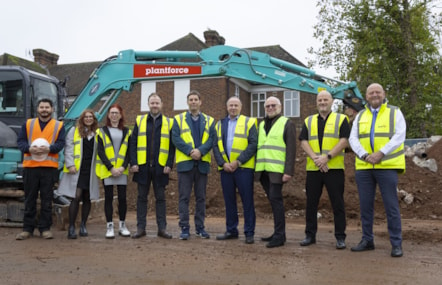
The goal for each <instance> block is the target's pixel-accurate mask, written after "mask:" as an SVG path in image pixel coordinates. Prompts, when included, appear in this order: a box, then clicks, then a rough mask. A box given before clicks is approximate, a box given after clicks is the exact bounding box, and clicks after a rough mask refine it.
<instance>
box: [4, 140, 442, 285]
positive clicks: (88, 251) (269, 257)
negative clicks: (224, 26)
mask: <svg viewBox="0 0 442 285" xmlns="http://www.w3.org/2000/svg"><path fill="white" fill-rule="evenodd" d="M427 154H428V158H434V159H436V161H437V162H438V172H436V173H433V172H431V171H429V170H427V169H422V168H419V167H417V166H415V165H414V163H413V162H412V161H411V159H409V158H407V172H406V174H404V175H401V176H400V179H399V190H404V191H406V192H407V193H409V194H412V195H413V197H414V201H413V202H412V203H411V204H406V203H405V201H403V200H402V199H401V200H400V206H401V214H402V217H403V225H402V228H403V238H404V242H403V248H404V256H403V257H402V258H391V257H390V250H391V246H390V243H389V239H388V232H387V225H386V220H385V212H384V210H383V205H382V198H381V197H380V195H379V193H378V195H377V200H376V203H375V207H376V210H375V244H376V250H374V251H370V252H362V253H354V252H351V251H350V249H349V248H350V247H351V246H354V245H355V244H357V243H358V242H359V240H360V238H361V229H360V223H359V201H358V195H357V189H356V185H355V181H354V166H353V162H354V155H353V154H351V153H349V154H348V155H347V157H346V165H347V168H346V190H345V191H346V192H345V201H346V211H347V218H348V228H347V249H346V250H336V249H335V247H334V244H335V240H334V236H333V223H332V222H333V217H332V211H331V207H330V205H329V202H328V197H327V195H326V192H324V195H323V198H322V200H321V204H320V208H319V209H320V210H319V212H320V213H321V215H322V218H320V220H319V232H318V236H317V244H315V245H312V246H309V247H301V246H299V241H300V240H301V239H302V238H303V237H304V207H305V193H304V184H305V171H304V167H305V154H304V153H303V152H302V151H298V154H297V155H298V156H297V162H296V170H295V171H296V175H295V177H294V179H293V180H292V181H291V182H290V183H289V184H288V185H286V186H285V188H284V199H285V206H286V216H287V243H286V245H285V246H283V247H279V248H274V249H267V248H266V247H265V243H264V242H261V241H260V240H259V239H260V238H261V237H263V236H267V235H269V234H271V233H272V227H273V220H272V215H271V209H270V207H269V204H268V201H267V198H266V197H265V195H264V191H263V190H262V188H261V187H260V186H259V184H255V186H256V187H255V207H256V211H257V217H258V219H257V226H256V235H255V244H252V245H247V244H245V243H244V236H242V235H241V236H240V238H239V240H231V241H216V240H215V236H216V235H217V234H221V233H223V232H224V230H225V221H224V207H223V205H224V203H223V198H222V192H221V188H220V186H219V185H220V183H219V177H218V176H219V174H217V173H216V171H212V173H211V174H210V177H209V185H208V189H207V219H206V228H207V230H208V232H209V233H210V234H211V235H212V237H211V239H209V240H201V239H200V238H197V237H196V236H194V235H192V237H191V239H190V240H188V241H181V240H179V239H178V235H179V228H178V218H177V214H178V210H177V206H178V201H177V199H178V193H177V190H176V189H177V187H176V185H177V177H176V173H173V174H172V177H171V178H172V180H171V183H170V185H169V186H168V188H167V199H168V230H169V232H171V233H172V234H173V236H174V238H173V239H172V240H164V239H161V238H158V237H156V225H155V221H154V220H155V215H154V212H153V208H154V206H153V205H154V204H153V200H154V199H152V197H150V201H149V206H150V211H149V216H148V235H147V237H146V238H141V239H138V240H134V239H131V238H123V237H117V238H116V239H114V240H106V239H105V238H104V234H105V223H104V217H103V216H101V217H96V218H94V219H92V220H90V222H89V224H88V230H89V233H90V234H89V236H88V237H85V238H79V239H77V240H67V238H66V235H67V233H66V231H65V230H60V229H59V228H58V227H57V225H54V228H53V232H54V235H55V238H54V239H53V240H43V239H41V238H39V237H33V238H31V239H29V240H26V241H16V240H15V235H16V234H17V233H18V232H20V229H19V228H4V227H3V228H0V244H1V246H0V256H1V259H0V284H42V283H44V284H77V285H78V284H441V281H440V272H441V270H442V247H441V246H440V243H441V241H442V227H441V226H442V207H441V204H442V140H440V141H439V142H438V143H436V144H435V145H434V146H433V147H432V148H430V149H428V150H427ZM135 200H136V186H135V185H134V184H130V186H129V188H128V203H129V213H128V217H127V223H128V226H129V229H130V230H132V231H134V230H135V229H136V217H135ZM191 210H192V211H193V203H192V204H191ZM239 216H240V227H242V225H243V221H242V214H241V208H240V213H239ZM116 221H117V216H115V222H116Z"/></svg>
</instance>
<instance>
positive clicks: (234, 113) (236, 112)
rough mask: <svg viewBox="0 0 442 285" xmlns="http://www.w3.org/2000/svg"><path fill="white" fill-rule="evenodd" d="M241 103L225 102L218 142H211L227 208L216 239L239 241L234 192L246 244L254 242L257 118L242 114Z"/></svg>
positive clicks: (217, 127) (234, 99) (219, 124)
mask: <svg viewBox="0 0 442 285" xmlns="http://www.w3.org/2000/svg"><path fill="white" fill-rule="evenodd" d="M241 107H242V103H241V101H240V100H239V98H237V97H231V98H229V100H227V112H228V115H227V117H225V118H224V119H222V120H221V121H219V122H218V123H217V124H216V127H215V129H216V133H217V139H216V140H214V142H213V154H214V156H215V159H216V162H217V164H218V169H219V170H220V173H221V185H222V188H223V196H224V202H225V205H226V232H225V233H224V234H222V235H219V236H217V237H216V239H217V240H227V239H237V238H238V208H237V205H236V190H237V189H238V193H239V195H240V196H241V201H242V204H243V210H244V234H245V236H246V243H247V244H252V243H254V234H255V222H256V216H255V206H254V203H253V180H254V169H255V154H256V149H257V145H258V131H257V127H256V119H255V118H249V117H246V116H243V115H241Z"/></svg>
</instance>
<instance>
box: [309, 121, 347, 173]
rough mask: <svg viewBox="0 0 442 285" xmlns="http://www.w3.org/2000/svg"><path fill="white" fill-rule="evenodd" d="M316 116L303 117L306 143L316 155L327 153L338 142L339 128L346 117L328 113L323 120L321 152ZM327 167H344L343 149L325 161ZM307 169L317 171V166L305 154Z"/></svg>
mask: <svg viewBox="0 0 442 285" xmlns="http://www.w3.org/2000/svg"><path fill="white" fill-rule="evenodd" d="M318 116H319V115H312V116H309V117H307V118H306V119H305V121H304V122H305V125H306V126H307V131H308V143H309V145H310V147H311V148H312V150H313V152H314V153H315V154H316V155H327V154H328V153H329V152H330V151H331V150H332V149H333V147H334V146H335V145H336V144H338V142H339V129H340V128H341V125H342V123H343V122H344V120H345V119H346V116H345V115H342V114H338V113H333V112H332V113H330V115H329V116H328V118H327V121H326V122H325V126H324V136H323V138H322V152H321V148H320V147H319V138H318ZM327 166H328V168H329V169H344V150H342V151H341V153H339V154H338V155H336V156H335V157H333V158H332V159H331V160H329V161H328V162H327ZM305 167H306V170H307V171H317V170H319V168H318V167H317V166H316V165H315V162H314V161H313V159H311V158H310V157H309V156H307V164H306V166H305Z"/></svg>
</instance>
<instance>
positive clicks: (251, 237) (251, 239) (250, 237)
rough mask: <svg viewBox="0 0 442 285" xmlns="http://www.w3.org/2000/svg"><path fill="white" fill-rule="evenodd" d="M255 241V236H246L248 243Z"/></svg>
mask: <svg viewBox="0 0 442 285" xmlns="http://www.w3.org/2000/svg"><path fill="white" fill-rule="evenodd" d="M254 242H255V238H254V237H253V236H247V237H246V244H252V243H254Z"/></svg>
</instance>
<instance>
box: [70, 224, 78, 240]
mask: <svg viewBox="0 0 442 285" xmlns="http://www.w3.org/2000/svg"><path fill="white" fill-rule="evenodd" d="M76 238H77V234H76V233H75V226H69V230H68V239H76Z"/></svg>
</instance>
